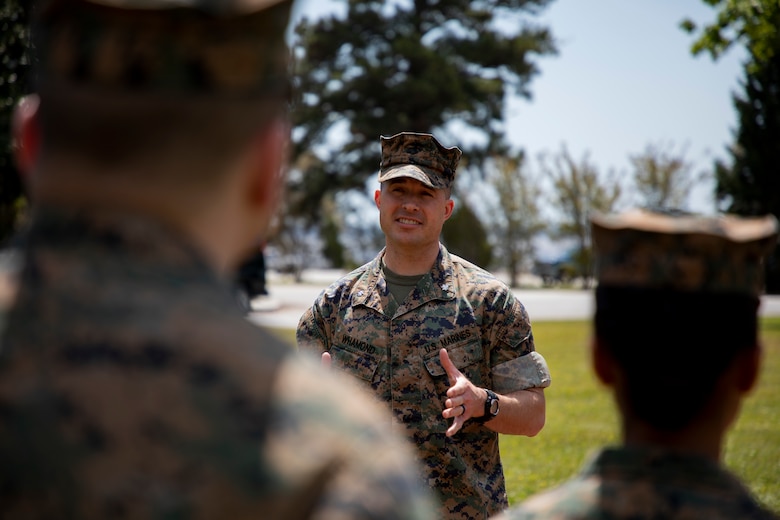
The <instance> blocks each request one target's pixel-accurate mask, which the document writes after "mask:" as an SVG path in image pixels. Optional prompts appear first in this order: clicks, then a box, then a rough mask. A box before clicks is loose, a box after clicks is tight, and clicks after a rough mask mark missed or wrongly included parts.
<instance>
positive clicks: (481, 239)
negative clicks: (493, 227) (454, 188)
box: [442, 200, 493, 268]
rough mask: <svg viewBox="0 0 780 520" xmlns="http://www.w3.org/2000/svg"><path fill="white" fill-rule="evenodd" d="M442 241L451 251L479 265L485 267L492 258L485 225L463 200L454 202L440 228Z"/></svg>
mask: <svg viewBox="0 0 780 520" xmlns="http://www.w3.org/2000/svg"><path fill="white" fill-rule="evenodd" d="M442 242H443V243H444V245H445V246H446V247H447V249H448V250H449V251H450V252H451V253H453V254H456V255H458V256H460V257H462V258H465V259H466V260H468V261H469V262H472V263H474V264H477V265H478V266H480V267H484V268H487V267H488V266H489V265H490V262H491V261H492V260H493V252H492V250H491V248H490V243H489V242H488V239H487V232H486V231H485V227H484V226H483V225H482V222H481V221H480V220H479V218H478V217H477V215H476V214H475V213H474V210H473V209H472V208H471V206H470V205H469V204H468V203H467V202H466V201H465V200H460V201H458V203H456V204H455V210H454V211H453V212H452V215H451V216H450V218H449V220H447V222H446V224H445V225H444V228H443V229H442Z"/></svg>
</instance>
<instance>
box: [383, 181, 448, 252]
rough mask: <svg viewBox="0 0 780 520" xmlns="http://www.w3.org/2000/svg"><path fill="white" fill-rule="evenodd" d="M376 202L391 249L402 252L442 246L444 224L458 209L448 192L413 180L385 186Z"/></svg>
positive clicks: (385, 183)
mask: <svg viewBox="0 0 780 520" xmlns="http://www.w3.org/2000/svg"><path fill="white" fill-rule="evenodd" d="M374 201H375V202H376V206H377V208H379V225H380V226H381V228H382V231H383V232H384V233H385V237H386V240H387V246H388V247H401V248H404V247H407V248H409V247H413V248H418V247H423V246H428V245H431V244H432V243H435V244H437V245H438V242H439V236H440V235H441V229H442V226H443V225H444V221H445V220H447V219H448V218H450V215H451V214H452V208H453V206H454V203H453V201H452V199H449V198H447V194H446V193H445V191H444V190H438V189H435V188H431V187H428V186H426V185H425V184H423V183H421V182H420V181H418V180H416V179H412V178H409V177H400V178H397V179H391V180H389V181H387V182H384V183H382V187H381V189H379V190H377V191H376V193H375V194H374Z"/></svg>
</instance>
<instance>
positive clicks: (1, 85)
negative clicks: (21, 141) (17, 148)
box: [0, 0, 30, 241]
mask: <svg viewBox="0 0 780 520" xmlns="http://www.w3.org/2000/svg"><path fill="white" fill-rule="evenodd" d="M27 4H28V2H23V1H20V0H4V2H3V4H2V6H0V62H2V67H1V68H0V241H3V240H4V239H5V238H7V237H8V236H9V235H10V234H11V233H13V231H14V229H15V228H16V225H17V220H18V219H19V216H20V211H21V208H22V207H23V205H24V200H25V197H24V193H23V190H22V183H21V178H20V176H19V172H17V170H16V167H15V166H14V161H13V153H12V148H11V146H12V142H11V141H12V139H11V117H12V114H13V110H14V106H15V105H16V102H17V101H18V100H19V99H20V98H21V97H22V96H24V95H26V94H28V93H29V85H28V76H29V70H30V53H29V29H28V24H27V15H28V11H27V10H28V6H27Z"/></svg>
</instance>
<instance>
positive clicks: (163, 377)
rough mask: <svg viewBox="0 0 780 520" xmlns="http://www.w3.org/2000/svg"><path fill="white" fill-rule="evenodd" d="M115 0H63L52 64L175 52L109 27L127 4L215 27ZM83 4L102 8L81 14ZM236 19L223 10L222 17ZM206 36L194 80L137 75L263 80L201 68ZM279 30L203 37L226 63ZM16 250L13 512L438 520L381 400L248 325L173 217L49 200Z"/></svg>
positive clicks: (6, 387)
mask: <svg viewBox="0 0 780 520" xmlns="http://www.w3.org/2000/svg"><path fill="white" fill-rule="evenodd" d="M117 1H120V0H117ZM110 2H111V0H102V1H101V3H102V4H104V5H100V6H88V5H86V4H82V3H80V2H63V1H59V0H57V1H53V2H50V4H51V5H55V6H57V8H63V10H62V11H60V12H61V13H64V16H65V17H66V18H70V19H71V22H72V23H70V22H69V23H66V24H65V25H66V26H67V29H65V30H62V31H60V30H59V28H60V27H61V26H60V25H59V24H57V23H55V24H54V25H52V27H50V28H49V29H51V30H50V32H48V33H46V34H44V36H47V35H48V36H49V37H51V38H50V41H56V42H66V44H65V46H64V47H58V48H57V49H54V54H57V51H63V52H64V54H63V53H60V54H59V55H58V56H57V57H52V58H51V60H53V61H54V62H56V63H57V64H58V65H55V66H53V67H51V68H48V69H47V74H53V75H54V76H58V75H60V76H59V78H60V79H62V78H64V77H66V76H68V74H69V73H70V72H73V71H76V70H77V71H78V78H79V80H81V81H92V80H90V79H89V78H92V79H93V80H94V82H95V83H101V82H102V81H103V80H104V79H105V80H106V81H107V83H102V84H103V86H109V85H119V86H120V87H121V84H122V80H121V78H122V77H124V76H123V75H122V73H121V70H120V71H119V72H120V73H119V75H118V76H117V75H111V74H104V73H106V72H107V70H102V71H101V69H100V67H99V66H95V67H91V66H90V63H92V60H93V58H94V59H97V58H95V57H96V56H98V55H100V56H102V57H103V58H106V57H107V56H109V57H110V56H111V55H112V52H115V53H117V54H113V56H114V58H116V57H120V58H121V57H123V56H124V57H127V56H126V55H125V54H124V53H125V52H130V53H131V54H132V53H133V52H139V53H140V54H138V55H135V56H134V57H133V58H132V60H129V61H123V60H122V59H120V60H119V61H112V62H111V64H113V66H114V68H113V70H114V72H117V68H118V69H121V68H122V67H121V64H123V63H129V62H130V61H132V63H133V65H134V67H140V65H142V64H143V60H144V58H145V57H147V58H148V57H152V58H154V57H156V56H159V58H160V59H161V60H163V61H164V60H170V59H172V60H173V62H176V59H175V52H173V50H172V48H168V49H166V52H162V49H158V50H160V54H155V53H152V54H149V53H148V52H147V51H148V48H145V47H144V46H143V45H141V46H133V45H127V46H125V47H123V46H122V45H121V41H125V42H127V41H128V40H122V39H121V38H120V39H119V40H116V41H115V40H112V39H111V38H110V36H109V35H106V34H105V33H110V32H111V31H112V30H113V29H114V28H117V27H119V28H122V29H123V30H124V29H126V28H124V27H123V26H122V23H124V20H125V19H126V18H132V13H130V12H129V11H128V12H127V13H125V12H124V11H123V9H124V8H126V9H128V10H129V9H132V7H133V6H135V7H140V9H141V10H142V11H144V16H147V17H148V16H151V17H155V16H157V15H159V21H160V22H161V25H156V24H155V25H154V27H156V29H159V28H160V27H161V26H162V27H165V23H162V22H164V21H165V20H168V21H170V20H171V19H175V23H174V24H173V25H175V26H177V27H178V29H183V30H184V32H185V33H186V32H187V30H188V26H187V22H186V20H188V19H190V18H188V16H192V19H195V20H196V23H197V24H203V25H199V27H201V28H203V27H207V26H208V22H207V20H208V19H209V15H208V14H204V13H196V14H194V15H193V14H192V13H189V12H188V11H187V9H185V7H188V6H192V5H195V4H197V5H200V3H198V2H196V1H195V0H193V2H187V1H186V0H185V1H176V2H163V1H162V0H160V1H157V0H137V1H135V0H121V4H122V8H117V7H112V6H110V5H107V4H110ZM201 3H202V4H203V5H211V6H212V7H215V6H219V5H223V6H233V7H235V8H236V9H240V10H241V12H242V13H244V12H252V15H251V16H250V18H252V23H253V24H254V23H256V22H258V23H260V25H263V24H266V25H267V24H268V23H269V22H268V20H265V21H263V20H262V14H258V13H257V12H254V11H253V9H255V10H262V9H264V8H265V6H264V5H262V4H261V3H260V2H258V1H253V0H244V1H239V2H224V3H222V4H220V3H218V2H201ZM173 4H175V5H173ZM190 4H192V5H190ZM265 4H278V5H279V6H280V7H279V8H278V9H277V7H274V8H273V9H274V12H273V16H272V22H273V23H271V26H274V27H275V24H277V23H282V22H284V23H283V24H282V25H280V26H278V27H276V29H275V32H273V34H276V37H277V39H279V40H281V39H282V38H283V33H284V27H285V26H286V20H287V13H288V11H289V8H290V5H289V3H288V2H282V3H278V2H274V1H271V2H265ZM164 6H169V7H176V10H174V11H170V14H169V12H167V11H165V12H164V10H163V9H162V7H164ZM75 8H78V9H84V10H85V13H87V12H88V15H87V16H85V17H84V18H78V17H76V16H73V13H74V12H79V11H73V9H75ZM158 8H160V9H159V10H157V9H158ZM279 9H282V11H279ZM41 12H46V11H41ZM125 14H127V15H128V16H125ZM228 14H229V13H228ZM228 14H226V13H225V12H221V13H219V17H220V22H219V23H220V24H225V27H224V28H225V29H227V28H229V26H230V23H231V22H230V20H231V19H232V18H231V17H230V16H228ZM269 16H270V15H269ZM76 18H78V19H76ZM242 21H244V19H243V18H242V17H239V18H238V19H236V23H238V24H240V23H242ZM80 23H84V26H83V27H82V26H80V25H79V24H80ZM81 29H84V30H86V31H88V32H90V31H94V32H95V33H96V37H95V38H87V39H86V40H88V43H89V42H91V43H92V44H95V45H97V46H98V47H100V46H101V45H103V44H105V45H106V46H107V47H109V48H110V49H108V50H110V51H111V52H108V53H107V54H106V53H101V52H95V53H94V54H93V53H92V51H94V49H95V48H94V47H90V45H89V44H87V43H85V42H84V41H82V40H79V38H78V37H77V35H78V34H81V33H80V31H81ZM169 29H170V27H169ZM131 33H133V31H125V35H127V34H131ZM136 33H137V35H140V33H138V32H137V31H136ZM152 33H154V34H155V37H160V38H162V40H161V47H165V45H167V44H169V43H171V42H169V41H166V40H165V34H166V31H157V32H155V31H152ZM177 34H179V33H177ZM198 34H199V33H198V32H197V31H196V32H195V33H194V34H193V33H189V36H188V41H187V45H186V47H187V48H186V49H185V54H186V55H187V56H189V57H190V58H192V60H193V61H192V62H191V63H190V65H191V66H192V68H191V69H187V70H188V71H189V72H193V71H195V74H194V76H193V77H192V78H190V79H191V80H193V81H196V83H197V84H195V83H188V81H189V80H185V81H184V83H179V82H178V80H181V79H182V78H181V77H179V78H178V80H176V81H173V82H168V81H167V79H170V78H167V79H166V78H164V77H162V76H164V75H165V74H166V70H163V69H155V68H154V66H150V67H149V68H146V69H144V68H143V67H140V68H139V69H138V70H135V72H133V74H132V81H133V85H135V86H136V87H139V88H147V87H150V86H152V85H162V84H164V85H166V86H168V87H172V88H173V89H174V90H178V89H180V88H181V89H186V88H188V87H189V86H192V87H193V88H195V89H197V90H201V91H207V92H212V91H214V90H220V89H222V88H228V87H230V86H239V87H241V86H242V85H243V86H245V87H247V90H243V91H242V92H243V93H244V94H247V95H249V93H250V92H254V94H251V95H255V94H257V92H258V91H257V86H258V85H262V84H264V80H262V78H261V79H260V80H259V82H255V81H253V80H251V77H252V76H253V74H255V75H256V74H257V72H258V69H256V68H252V69H251V70H253V71H255V72H254V73H246V69H245V68H242V67H239V68H238V69H235V70H232V71H229V72H230V74H229V75H230V78H228V80H229V81H227V83H229V85H227V86H226V85H225V84H223V83H222V82H221V80H224V79H225V78H224V76H221V74H222V72H225V69H224V68H220V65H219V64H213V65H214V66H215V67H216V68H215V69H208V68H207V67H206V68H198V67H197V57H196V56H198V52H197V49H198V42H199V41H205V40H209V38H208V37H207V35H205V34H200V36H203V40H199V39H198V38H195V39H193V38H192V37H193V36H198ZM247 34H248V35H252V34H255V36H254V38H255V39H256V38H261V40H260V41H259V42H258V41H252V38H249V40H247V39H246V38H244V36H246V35H247ZM271 34H272V33H270V32H264V33H252V32H246V33H241V31H238V32H234V33H231V32H230V31H229V30H225V31H223V32H222V33H221V34H220V35H219V36H217V39H218V40H221V42H222V44H224V45H225V47H220V45H217V44H215V42H214V41H213V40H209V43H204V45H207V46H208V45H211V44H214V45H216V46H215V47H213V48H212V49H211V50H210V51H208V52H204V53H203V56H206V55H209V56H211V57H212V58H213V57H215V56H216V57H218V58H219V57H220V54H219V52H217V51H219V49H222V50H227V51H228V55H227V56H222V58H229V57H230V55H231V53H232V52H233V51H232V50H235V49H236V47H231V45H230V41H229V38H230V37H232V36H234V35H237V36H238V37H239V39H241V41H242V42H243V44H245V45H247V46H248V47H246V48H250V49H252V48H253V49H254V51H255V53H260V54H262V53H263V47H262V45H263V42H262V38H266V37H271V36H269V35H271ZM171 38H172V39H175V37H174V36H173V34H172V36H171ZM225 38H227V39H225ZM41 41H42V42H44V43H43V45H44V46H45V45H46V43H45V41H46V38H44V39H43V40H41ZM133 41H134V42H136V40H133ZM234 43H235V42H234ZM171 45H172V47H175V46H176V45H174V44H171ZM240 46H241V45H239V47H240ZM231 49H232V50H231ZM38 50H39V51H40V52H41V54H42V55H43V56H47V52H46V51H47V50H52V49H44V48H40V47H39V48H38ZM82 51H83V52H82ZM167 51H171V52H167ZM190 51H192V53H191V52H190ZM211 51H215V52H217V54H216V55H215V54H213V53H212V52H211ZM238 54H239V55H241V56H242V57H244V58H247V60H248V62H252V63H255V62H256V61H257V60H256V59H254V58H253V57H252V56H247V55H246V54H242V53H241V52H238ZM163 55H164V56H163ZM79 57H80V58H79ZM58 60H61V61H58ZM109 61H111V60H109ZM272 61H273V60H272ZM282 61H283V60H282ZM43 63H44V66H46V65H47V64H50V62H48V61H46V59H44V60H43ZM101 63H102V66H106V67H108V69H111V67H110V66H109V65H110V64H109V63H108V62H101ZM155 63H157V62H156V61H155ZM245 63H246V62H245ZM280 63H281V62H280ZM117 65H119V67H116V66H117ZM232 65H233V66H236V65H240V60H239V63H238V64H237V63H236V62H232ZM70 66H72V67H75V68H72V69H71V68H69V67H70ZM142 69H143V70H145V71H146V72H147V73H149V75H148V76H144V73H143V71H142ZM220 71H222V72H220ZM242 71H243V72H244V73H246V74H244V73H242ZM260 72H261V74H260V76H261V77H265V76H266V72H265V71H262V70H261V71H260ZM277 72H279V73H280V77H281V74H282V73H281V72H280V71H277ZM91 74H92V75H93V76H90V75H91ZM159 74H162V76H160V75H159ZM269 74H270V72H269ZM210 76H211V79H216V80H215V81H211V80H210V79H209V77H210ZM128 77H129V76H128ZM241 78H243V79H247V78H249V79H250V81H248V82H246V81H243V79H241ZM185 79H186V78H185ZM233 80H235V81H233ZM272 83H273V82H272ZM264 88H265V87H261V88H260V92H262V91H263V89H264ZM269 88H275V87H269ZM44 102H45V99H44ZM46 173H47V174H51V175H56V171H47V172H46ZM110 173H111V172H110V171H106V172H105V174H106V175H110ZM171 196H172V197H174V196H176V195H175V194H172V195H171ZM22 244H23V245H22V246H21V265H20V271H18V272H14V271H13V270H9V271H8V272H4V273H3V274H2V276H3V277H4V279H5V280H8V285H7V287H11V288H12V290H9V291H6V292H5V296H4V299H3V308H2V309H1V310H0V312H2V313H4V319H3V320H2V323H3V327H0V328H1V329H2V330H0V518H2V519H3V520H14V519H34V518H41V519H43V518H128V519H134V518H177V519H178V518H180V519H184V518H201V519H207V518H224V519H242V518H247V519H249V518H251V519H279V520H282V519H283V520H288V519H295V518H299V519H303V518H307V519H339V520H341V519H348V518H353V519H363V518H371V519H375V518H387V519H390V518H392V519H407V518H417V519H421V520H422V519H427V518H431V516H432V511H434V508H433V507H434V506H433V504H432V502H431V500H430V497H429V496H428V495H427V494H426V490H423V489H420V488H419V487H418V482H417V479H416V476H417V472H416V470H415V464H416V460H415V458H414V455H413V453H412V449H411V448H410V447H409V446H408V444H407V442H406V441H405V439H403V438H402V437H400V436H398V437H396V436H394V435H392V434H391V433H390V432H389V429H388V428H387V427H386V421H387V416H386V415H385V414H386V413H387V412H386V411H384V410H382V409H381V408H379V407H378V406H377V405H376V403H374V402H373V400H372V399H371V397H369V396H368V395H367V394H363V393H361V392H356V391H355V389H354V382H353V381H351V380H347V379H346V378H344V379H341V380H340V379H337V378H336V377H335V376H334V375H332V374H329V373H327V372H325V371H323V370H322V369H321V368H320V367H319V365H318V364H314V363H310V362H308V360H307V359H306V358H305V357H303V356H298V354H296V353H295V351H294V350H293V349H292V348H291V347H290V346H288V345H285V344H284V343H282V342H280V341H279V340H278V339H276V338H275V337H274V336H272V335H270V334H268V333H266V332H264V331H262V330H261V329H260V328H258V327H257V326H256V325H254V324H252V323H250V322H248V321H247V320H246V319H245V318H244V315H243V312H242V311H241V309H240V308H239V307H238V305H237V302H236V301H235V298H234V296H233V294H232V290H231V285H230V280H223V279H221V278H218V276H217V274H216V273H215V272H214V271H213V268H212V267H211V266H210V264H208V263H207V261H206V258H205V257H204V255H203V254H202V253H201V252H200V251H199V250H197V249H196V248H195V247H194V245H193V244H192V243H190V242H189V240H188V239H185V238H184V236H182V235H181V234H179V232H178V231H175V230H173V229H168V228H166V227H165V226H164V225H162V224H161V223H160V222H158V221H156V220H151V219H150V218H149V217H146V216H143V215H142V214H130V213H125V212H121V211H119V210H107V209H102V210H97V209H89V210H84V209H82V210H73V209H65V208H64V207H62V208H55V207H52V206H44V205H43V204H40V205H36V207H35V208H34V213H33V218H32V222H31V226H30V228H29V230H27V231H26V234H25V237H24V241H23V242H22ZM4 286H5V285H4ZM6 313H7V314H6Z"/></svg>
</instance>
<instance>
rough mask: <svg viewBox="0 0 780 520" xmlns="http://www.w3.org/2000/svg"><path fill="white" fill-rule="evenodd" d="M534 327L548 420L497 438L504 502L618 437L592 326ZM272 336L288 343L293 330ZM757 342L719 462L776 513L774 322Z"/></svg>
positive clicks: (558, 477) (779, 492) (779, 393)
mask: <svg viewBox="0 0 780 520" xmlns="http://www.w3.org/2000/svg"><path fill="white" fill-rule="evenodd" d="M533 326H534V337H535V341H536V347H537V349H538V350H539V352H540V353H541V354H542V355H544V357H545V359H546V360H547V363H548V365H549V367H550V372H551V373H552V378H553V384H552V386H550V388H548V389H547V390H546V391H545V395H546V398H547V423H546V424H545V427H544V429H543V430H542V432H541V433H540V434H539V435H537V436H536V437H533V438H528V437H517V436H510V435H507V436H502V437H501V456H502V459H503V461H504V472H505V474H506V477H507V488H508V492H509V502H510V504H512V503H516V502H518V501H520V500H523V499H524V498H526V497H528V496H529V495H531V494H533V493H536V492H538V491H541V490H543V489H546V488H548V487H551V486H554V485H556V484H558V483H560V482H562V481H564V480H566V479H567V478H569V477H570V476H571V475H573V474H574V473H576V472H577V471H578V470H579V468H580V467H581V466H582V464H583V462H584V460H585V458H586V457H587V456H588V454H589V453H590V452H592V451H593V450H594V449H596V448H597V447H599V446H602V445H604V444H609V443H614V442H616V441H617V440H618V435H619V432H618V423H617V416H616V413H615V410H614V406H613V404H612V400H611V397H610V395H609V394H608V393H607V391H606V389H605V388H603V387H602V386H601V385H600V384H599V383H598V381H597V380H596V379H595V377H594V376H593V374H592V371H591V369H590V364H589V361H588V340H589V337H590V323H589V322H587V321H578V322H535V323H534V325H533ZM276 332H277V333H278V334H279V335H281V336H282V338H283V339H285V340H286V341H288V342H291V343H294V341H295V333H294V331H290V330H279V331H276ZM761 338H762V341H763V343H764V347H765V355H764V365H763V369H762V372H761V378H760V380H759V384H758V387H757V388H756V389H755V391H754V392H753V393H752V394H751V396H750V397H749V398H748V400H747V401H746V402H745V404H744V406H743V408H742V413H741V415H740V418H739V420H738V422H737V424H736V425H735V427H734V428H733V429H732V430H731V433H730V435H729V437H728V440H727V445H726V450H725V464H726V466H728V467H729V469H731V470H732V471H733V472H734V473H736V474H737V475H738V476H740V477H741V478H742V479H743V480H744V482H745V483H746V484H747V486H748V487H749V488H750V489H751V490H752V491H753V493H754V494H755V495H756V497H757V498H758V499H759V500H761V501H762V502H764V503H765V504H766V505H767V506H769V507H770V508H772V509H774V510H775V511H780V318H768V319H764V320H762V322H761Z"/></svg>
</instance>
